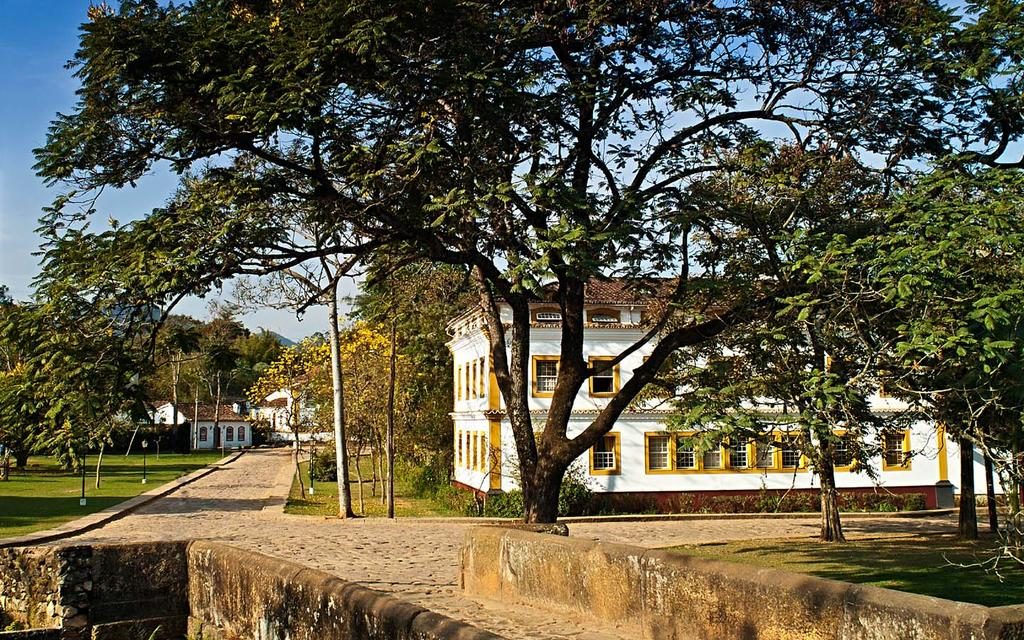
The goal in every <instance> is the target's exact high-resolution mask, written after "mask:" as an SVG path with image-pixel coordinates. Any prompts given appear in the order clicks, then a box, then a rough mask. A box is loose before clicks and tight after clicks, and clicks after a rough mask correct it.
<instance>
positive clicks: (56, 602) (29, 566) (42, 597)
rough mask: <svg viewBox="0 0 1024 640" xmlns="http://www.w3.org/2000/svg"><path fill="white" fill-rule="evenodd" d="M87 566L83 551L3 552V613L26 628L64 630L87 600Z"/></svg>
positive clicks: (0, 559) (0, 607)
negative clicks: (85, 589)
mask: <svg viewBox="0 0 1024 640" xmlns="http://www.w3.org/2000/svg"><path fill="white" fill-rule="evenodd" d="M88 564H89V553H88V552H87V551H86V550H83V549H80V548H66V549H0V611H2V612H3V613H4V614H5V615H6V616H7V617H9V618H11V619H12V620H14V621H15V622H18V623H20V624H21V625H23V626H26V627H34V628H48V627H60V626H63V625H64V623H65V621H70V620H72V619H74V618H75V616H77V615H78V607H79V606H81V604H82V601H83V600H84V598H85V597H86V595H85V593H84V587H85V586H87V585H86V582H87V576H88Z"/></svg>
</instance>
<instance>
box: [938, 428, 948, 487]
mask: <svg viewBox="0 0 1024 640" xmlns="http://www.w3.org/2000/svg"><path fill="white" fill-rule="evenodd" d="M935 440H936V442H937V443H938V454H937V455H938V458H939V482H948V481H949V448H948V447H947V446H946V425H945V424H943V423H941V422H940V423H939V425H938V428H937V429H936V432H935Z"/></svg>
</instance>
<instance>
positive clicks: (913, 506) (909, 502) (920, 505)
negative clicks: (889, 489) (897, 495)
mask: <svg viewBox="0 0 1024 640" xmlns="http://www.w3.org/2000/svg"><path fill="white" fill-rule="evenodd" d="M926 508H927V505H926V504H925V501H924V495H923V494H920V493H908V494H905V495H904V496H903V509H902V510H903V511H923V510H924V509H926Z"/></svg>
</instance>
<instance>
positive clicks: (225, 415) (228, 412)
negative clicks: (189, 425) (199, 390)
mask: <svg viewBox="0 0 1024 640" xmlns="http://www.w3.org/2000/svg"><path fill="white" fill-rule="evenodd" d="M194 409H195V406H194V405H192V404H186V403H180V404H178V413H180V414H181V415H183V416H185V419H186V420H189V421H192V420H193V415H194V413H195V411H194ZM215 409H216V405H214V404H200V405H199V420H203V421H207V422H209V421H213V415H214V413H215ZM220 420H221V421H222V422H247V421H248V420H249V419H248V418H246V417H245V416H242V415H239V414H238V413H237V412H236V411H235V409H234V407H232V406H231V405H230V404H222V405H220Z"/></svg>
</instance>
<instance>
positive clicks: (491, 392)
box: [487, 368, 501, 411]
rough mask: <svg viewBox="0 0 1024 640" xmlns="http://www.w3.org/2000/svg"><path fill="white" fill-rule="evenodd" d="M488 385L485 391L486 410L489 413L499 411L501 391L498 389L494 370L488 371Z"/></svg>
mask: <svg viewBox="0 0 1024 640" xmlns="http://www.w3.org/2000/svg"><path fill="white" fill-rule="evenodd" d="M487 373H488V375H487V378H488V380H487V381H488V383H489V384H490V388H489V389H488V391H487V408H488V409H490V410H491V411H500V410H501V389H499V388H498V376H496V375H494V369H493V368H491V369H488V372H487Z"/></svg>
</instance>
